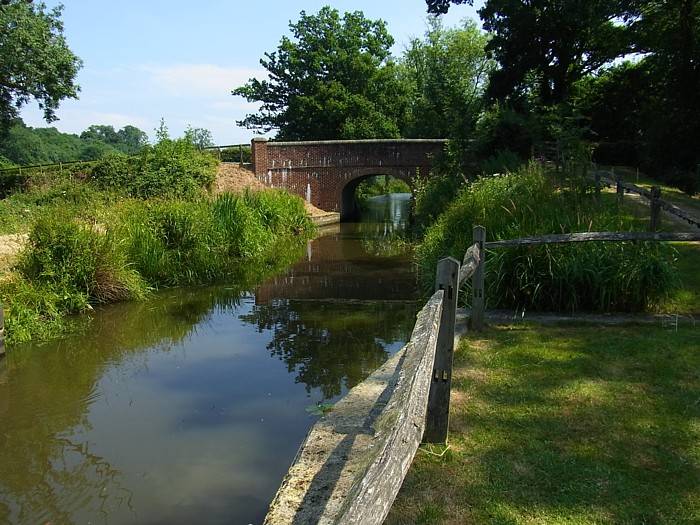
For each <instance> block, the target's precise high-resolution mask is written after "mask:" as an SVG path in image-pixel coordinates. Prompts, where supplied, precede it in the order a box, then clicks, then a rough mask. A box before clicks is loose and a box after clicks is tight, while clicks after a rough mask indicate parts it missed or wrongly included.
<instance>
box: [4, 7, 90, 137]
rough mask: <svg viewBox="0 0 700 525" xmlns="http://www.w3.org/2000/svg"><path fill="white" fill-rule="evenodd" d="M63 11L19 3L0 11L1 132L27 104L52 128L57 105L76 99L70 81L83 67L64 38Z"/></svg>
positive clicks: (74, 87)
mask: <svg viewBox="0 0 700 525" xmlns="http://www.w3.org/2000/svg"><path fill="white" fill-rule="evenodd" d="M62 9H63V7H62V6H58V7H56V8H54V9H52V10H50V11H49V10H47V9H46V5H45V4H44V3H43V2H38V3H36V4H30V3H27V2H21V1H13V2H10V3H9V4H8V5H4V6H2V7H0V49H1V50H2V55H1V57H0V128H2V129H4V130H5V131H6V130H7V129H8V128H9V126H10V125H11V123H12V121H13V120H14V119H15V118H17V117H18V115H19V110H20V108H21V107H22V106H24V105H25V104H27V103H28V102H29V101H30V100H31V99H34V100H36V101H37V103H38V104H39V107H40V108H41V109H42V110H43V111H44V118H45V119H46V121H47V122H51V121H53V120H56V109H58V106H59V103H60V102H61V101H62V100H63V99H66V98H76V97H77V95H78V91H79V87H78V86H77V85H76V84H75V83H74V79H75V76H76V74H77V72H78V70H79V69H80V67H81V66H82V62H81V61H80V59H79V58H78V57H76V56H75V55H74V54H73V52H72V51H71V50H70V49H69V48H68V45H67V43H66V40H65V38H64V36H63V23H62V22H61V13H62Z"/></svg>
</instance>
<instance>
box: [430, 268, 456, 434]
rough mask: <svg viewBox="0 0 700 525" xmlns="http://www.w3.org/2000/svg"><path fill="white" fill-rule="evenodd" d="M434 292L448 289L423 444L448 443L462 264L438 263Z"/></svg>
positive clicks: (439, 332) (443, 309)
mask: <svg viewBox="0 0 700 525" xmlns="http://www.w3.org/2000/svg"><path fill="white" fill-rule="evenodd" d="M435 289H436V290H445V296H444V298H443V300H442V316H441V317H440V328H439V331H438V338H437V347H436V348H435V362H434V364H433V377H432V380H431V382H430V393H429V395H428V411H427V413H426V415H425V432H424V433H423V443H447V427H448V425H449V421H450V388H451V387H452V357H453V355H454V344H455V343H454V341H455V317H456V314H457V293H458V291H459V261H458V260H457V259H453V258H452V257H447V258H445V259H442V260H441V261H440V262H439V263H438V267H437V275H436V278H435Z"/></svg>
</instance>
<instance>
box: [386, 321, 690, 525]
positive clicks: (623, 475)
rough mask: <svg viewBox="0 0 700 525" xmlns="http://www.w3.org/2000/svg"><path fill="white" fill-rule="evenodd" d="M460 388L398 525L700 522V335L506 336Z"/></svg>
mask: <svg viewBox="0 0 700 525" xmlns="http://www.w3.org/2000/svg"><path fill="white" fill-rule="evenodd" d="M454 385H455V386H454V393H453V406H452V420H451V434H450V442H451V444H452V447H453V448H452V451H451V452H450V453H449V454H447V455H446V456H445V457H444V458H442V459H436V458H434V457H430V456H427V455H420V454H419V456H417V458H416V461H415V462H414V465H413V467H412V469H411V471H410V472H409V476H408V478H407V479H406V481H405V483H404V487H403V488H402V492H401V493H400V495H399V498H398V499H397V501H396V503H395V507H394V509H393V511H392V514H391V515H390V517H389V519H388V520H387V523H577V524H578V523H647V524H650V523H674V524H675V523H698V522H700V331H699V330H697V329H691V328H688V329H684V330H680V331H679V332H672V331H668V330H662V329H660V328H656V327H613V328H598V327H587V328H577V327H547V328H542V327H527V326H524V327H519V328H518V329H511V328H510V327H500V328H495V329H492V330H489V331H488V332H487V333H486V334H485V335H484V336H483V338H482V339H478V338H476V337H475V336H472V337H471V338H469V339H468V340H467V341H465V343H463V344H462V346H461V349H460V352H458V354H457V355H456V368H455V382H454Z"/></svg>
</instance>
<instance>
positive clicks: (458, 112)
mask: <svg viewBox="0 0 700 525" xmlns="http://www.w3.org/2000/svg"><path fill="white" fill-rule="evenodd" d="M428 23H429V29H428V31H427V32H426V34H425V38H423V39H414V40H413V41H411V43H410V45H409V47H408V49H407V50H406V53H405V55H404V59H403V61H402V65H403V68H404V72H405V75H406V77H407V79H408V84H409V85H410V86H412V93H411V97H410V100H411V102H410V111H409V121H408V126H407V130H406V134H407V135H409V136H416V137H450V138H468V137H469V136H470V135H471V133H472V131H473V128H474V123H475V122H476V119H477V117H478V115H479V112H480V111H481V109H482V106H483V93H484V88H485V86H486V81H487V79H488V75H489V73H490V72H491V71H492V70H493V66H494V64H493V61H491V60H489V59H488V58H487V57H486V53H485V51H484V47H485V45H486V43H487V41H488V39H487V37H486V35H485V34H484V33H483V32H482V31H481V30H479V28H477V26H476V24H475V23H474V22H471V21H469V22H464V24H463V25H462V26H461V27H456V28H450V29H447V28H444V27H443V26H442V23H441V22H440V19H439V18H438V17H432V18H430V19H429V20H428Z"/></svg>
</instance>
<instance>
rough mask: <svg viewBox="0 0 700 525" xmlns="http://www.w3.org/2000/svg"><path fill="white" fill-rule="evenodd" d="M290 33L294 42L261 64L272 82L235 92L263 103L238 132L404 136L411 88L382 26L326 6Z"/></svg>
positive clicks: (281, 46) (289, 40)
mask: <svg viewBox="0 0 700 525" xmlns="http://www.w3.org/2000/svg"><path fill="white" fill-rule="evenodd" d="M289 28H290V30H291V34H292V36H291V38H289V37H286V36H284V37H282V40H281V41H280V44H279V46H278V47H277V50H276V51H273V52H271V53H266V54H265V57H264V58H263V59H261V61H260V63H261V64H262V66H263V67H264V68H265V69H266V70H267V72H268V78H267V79H263V80H259V79H250V80H249V81H248V83H247V84H246V85H244V86H242V87H239V88H237V89H235V90H234V91H233V94H234V95H238V96H242V97H244V98H245V99H246V100H248V101H249V102H258V103H260V104H261V106H260V110H259V111H258V112H257V113H254V114H251V115H248V116H246V118H245V119H244V120H242V121H240V122H238V124H239V125H241V126H245V127H248V128H252V129H258V130H262V131H264V132H268V131H271V130H277V132H278V136H279V137H280V138H284V139H290V140H295V139H337V138H345V139H352V138H374V137H398V136H399V134H400V129H401V126H402V121H403V118H404V116H405V108H406V88H405V86H404V85H403V83H402V82H401V81H400V79H399V77H398V68H397V65H396V63H395V62H394V61H393V59H392V57H391V53H390V48H391V46H392V45H393V43H394V39H393V38H392V37H391V35H390V34H389V32H388V31H387V27H386V24H385V23H384V22H383V21H381V20H378V21H375V20H369V19H367V18H365V16H364V15H363V14H362V12H360V11H355V12H352V13H345V14H343V15H342V16H341V15H340V13H339V12H338V11H337V10H335V9H332V8H330V7H324V8H322V9H321V10H320V11H319V12H318V13H317V14H313V15H309V14H307V13H306V12H304V11H302V12H301V15H300V18H299V21H298V22H296V23H290V25H289Z"/></svg>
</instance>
